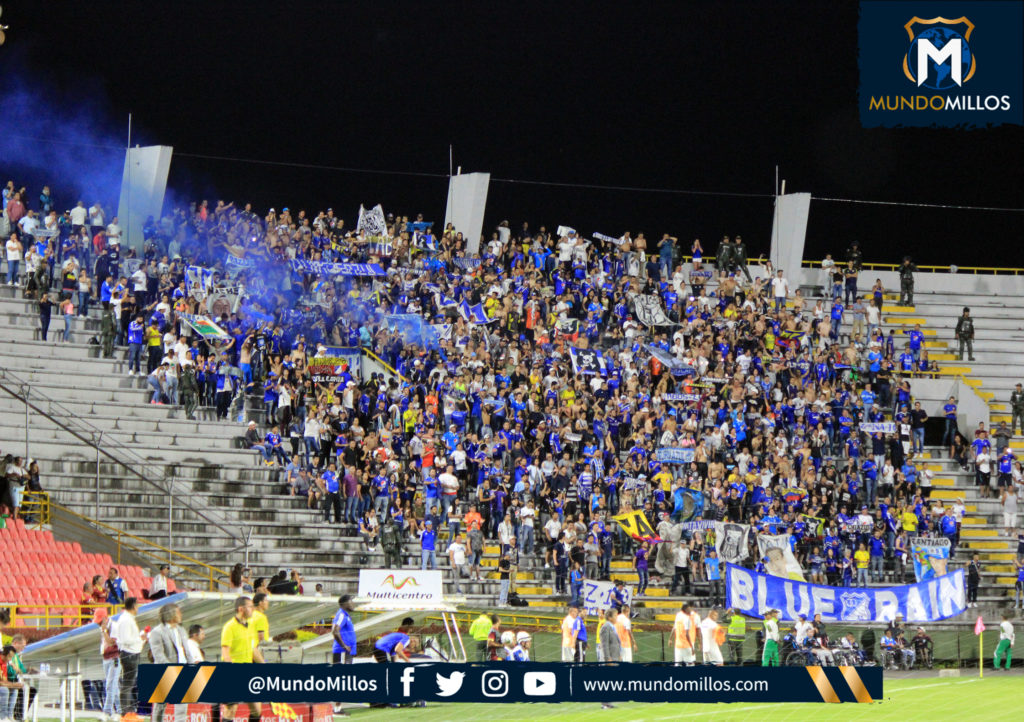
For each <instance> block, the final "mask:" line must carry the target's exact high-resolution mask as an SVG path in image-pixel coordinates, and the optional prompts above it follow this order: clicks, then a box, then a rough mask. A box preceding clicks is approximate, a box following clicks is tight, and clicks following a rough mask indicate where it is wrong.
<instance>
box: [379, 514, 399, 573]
mask: <svg viewBox="0 0 1024 722" xmlns="http://www.w3.org/2000/svg"><path fill="white" fill-rule="evenodd" d="M380 545H381V548H382V549H383V550H384V568H385V569H401V568H402V535H401V534H400V533H399V531H398V527H397V526H396V525H395V521H394V519H392V518H391V517H390V516H389V517H388V519H387V521H386V522H384V527H383V528H382V529H381V530H380Z"/></svg>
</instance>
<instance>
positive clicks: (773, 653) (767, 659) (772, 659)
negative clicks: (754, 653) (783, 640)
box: [761, 609, 779, 667]
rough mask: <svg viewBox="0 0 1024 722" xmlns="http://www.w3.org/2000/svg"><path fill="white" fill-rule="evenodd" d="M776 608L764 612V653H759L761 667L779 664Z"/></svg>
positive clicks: (777, 613) (777, 614)
mask: <svg viewBox="0 0 1024 722" xmlns="http://www.w3.org/2000/svg"><path fill="white" fill-rule="evenodd" d="M778 616H779V612H778V610H777V609H769V610H768V611H766V612H765V613H764V654H762V655H761V666H762V667H778V666H779V622H778V619H777V617H778Z"/></svg>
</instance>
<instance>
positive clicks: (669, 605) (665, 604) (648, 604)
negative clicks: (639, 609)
mask: <svg viewBox="0 0 1024 722" xmlns="http://www.w3.org/2000/svg"><path fill="white" fill-rule="evenodd" d="M633 604H634V606H641V605H643V607H644V609H679V607H680V603H679V602H669V601H660V602H653V601H650V600H648V599H644V598H642V597H641V598H640V599H636V598H634V599H633Z"/></svg>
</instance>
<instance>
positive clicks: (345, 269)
mask: <svg viewBox="0 0 1024 722" xmlns="http://www.w3.org/2000/svg"><path fill="white" fill-rule="evenodd" d="M291 266H292V269H293V270H295V271H298V272H299V273H306V274H310V275H314V276H373V277H380V276H386V275H388V274H387V273H386V272H385V271H384V269H383V268H381V267H380V266H379V265H378V264H376V263H325V262H323V261H306V260H303V259H301V258H294V259H292V262H291Z"/></svg>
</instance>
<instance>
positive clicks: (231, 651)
mask: <svg viewBox="0 0 1024 722" xmlns="http://www.w3.org/2000/svg"><path fill="white" fill-rule="evenodd" d="M253 611H255V607H254V606H253V603H252V599H250V598H249V597H239V598H238V599H236V600H235V616H234V617H232V618H231V620H230V621H228V623H227V624H225V625H224V629H223V630H222V631H221V633H220V661H221V662H234V663H235V664H251V663H252V662H263V653H262V652H261V651H260V649H259V646H258V643H259V640H258V638H257V636H256V628H255V625H253V624H252V615H253ZM237 708H238V703H237V702H235V703H233V704H225V705H224V714H223V717H221V715H220V714H218V713H219V712H220V705H214V707H213V709H214V713H213V715H212V717H213V722H220V720H221V719H225V720H233V719H234V718H235V710H236V709H237ZM262 714H263V706H262V705H261V704H260V703H259V702H250V703H249V722H259V719H260V715H262Z"/></svg>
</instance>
